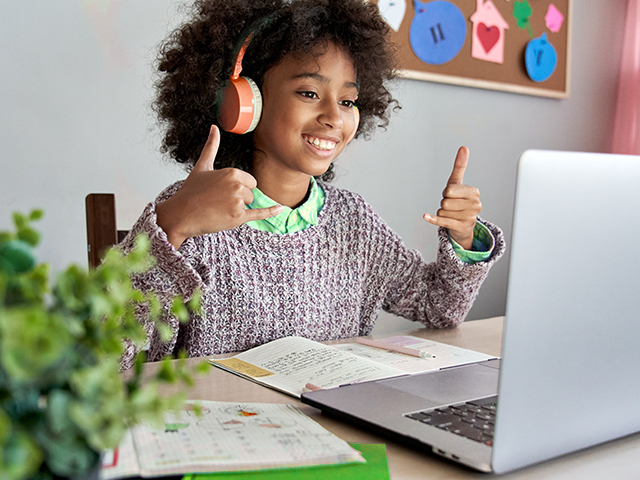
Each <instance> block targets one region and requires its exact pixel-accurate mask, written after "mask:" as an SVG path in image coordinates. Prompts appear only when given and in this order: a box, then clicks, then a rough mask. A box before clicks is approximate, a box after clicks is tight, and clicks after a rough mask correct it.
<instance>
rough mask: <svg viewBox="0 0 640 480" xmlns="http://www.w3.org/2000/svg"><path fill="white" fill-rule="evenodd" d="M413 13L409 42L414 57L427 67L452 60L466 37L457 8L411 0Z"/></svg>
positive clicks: (439, 1)
mask: <svg viewBox="0 0 640 480" xmlns="http://www.w3.org/2000/svg"><path fill="white" fill-rule="evenodd" d="M414 10H415V16H414V17H413V21H412V22H411V29H410V31H409V41H410V42H411V48H412V49H413V52H414V53H415V54H416V56H417V57H418V58H419V59H420V60H422V61H423V62H425V63H428V64H431V65H442V64H443V63H447V62H448V61H450V60H452V59H453V58H455V57H456V55H458V53H460V49H461V48H462V45H463V44H464V40H465V38H466V36H467V22H466V20H465V18H464V16H463V15H462V12H461V11H460V10H459V9H458V7H456V6H455V5H453V4H452V3H450V2H445V1H441V0H436V1H433V2H430V3H427V4H425V3H422V2H419V1H418V0H414Z"/></svg>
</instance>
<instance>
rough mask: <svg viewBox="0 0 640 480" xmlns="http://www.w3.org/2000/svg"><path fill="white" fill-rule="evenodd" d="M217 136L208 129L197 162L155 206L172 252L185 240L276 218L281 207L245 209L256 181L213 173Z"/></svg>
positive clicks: (230, 171)
mask: <svg viewBox="0 0 640 480" xmlns="http://www.w3.org/2000/svg"><path fill="white" fill-rule="evenodd" d="M219 145H220V132H219V130H218V128H217V127H216V126H212V127H211V130H210V132H209V138H208V139H207V143H206V144H205V146H204V148H203V149H202V153H201V154H200V158H199V159H198V161H197V162H196V164H195V166H194V167H193V169H192V170H191V173H190V174H189V176H188V177H187V179H186V180H185V181H184V183H183V184H182V186H181V187H180V189H179V190H178V191H177V192H176V193H175V194H174V195H173V196H172V197H171V198H169V199H168V200H166V201H165V202H162V203H160V204H158V205H157V207H156V213H157V215H158V219H157V223H158V226H159V227H160V228H162V229H163V230H164V231H165V233H166V234H167V238H168V240H169V242H170V243H171V244H172V245H173V246H174V247H176V248H178V247H180V245H182V242H184V241H185V240H186V239H187V238H190V237H195V236H197V235H205V234H207V233H215V232H220V231H222V230H230V229H232V228H235V227H237V226H239V225H242V224H243V223H246V222H249V221H252V220H262V219H265V218H269V217H273V216H274V215H278V214H279V213H280V212H281V211H282V206H281V205H276V206H273V207H270V208H260V209H249V210H247V209H245V205H248V204H249V203H251V202H252V201H253V193H252V192H251V190H253V189H254V188H256V186H257V182H256V179H255V178H254V177H253V176H252V175H251V174H249V173H247V172H244V171H242V170H239V169H237V168H223V169H220V170H214V162H215V158H216V154H217V153H218V146H219Z"/></svg>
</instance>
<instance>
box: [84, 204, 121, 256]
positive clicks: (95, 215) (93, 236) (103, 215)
mask: <svg viewBox="0 0 640 480" xmlns="http://www.w3.org/2000/svg"><path fill="white" fill-rule="evenodd" d="M85 211H86V215H87V254H88V257H89V267H91V268H96V267H97V266H98V265H100V262H101V260H102V255H103V254H104V251H105V250H106V249H107V248H109V247H111V246H112V245H116V244H117V243H120V242H121V241H122V239H124V237H125V236H126V235H127V233H128V231H127V230H118V229H117V227H116V196H115V195H114V194H113V193H90V194H89V195H87V196H86V198H85Z"/></svg>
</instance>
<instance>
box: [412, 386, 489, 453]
mask: <svg viewBox="0 0 640 480" xmlns="http://www.w3.org/2000/svg"><path fill="white" fill-rule="evenodd" d="M497 399H498V397H496V396H494V397H489V398H482V399H480V400H474V401H472V402H467V403H462V404H457V405H449V406H447V407H441V408H436V409H429V410H423V411H421V412H415V413H408V414H406V415H405V416H406V417H408V418H411V419H413V420H417V421H419V422H422V423H426V424H427V425H433V426H434V427H437V428H440V429H442V430H446V431H448V432H451V433H455V434H456V435H460V436H463V437H467V438H470V439H471V440H475V441H476V442H480V443H484V444H486V445H489V446H493V430H494V426H495V422H496V404H497Z"/></svg>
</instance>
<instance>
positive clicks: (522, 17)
mask: <svg viewBox="0 0 640 480" xmlns="http://www.w3.org/2000/svg"><path fill="white" fill-rule="evenodd" d="M532 12H533V11H532V10H531V6H530V5H529V2H527V0H524V1H522V2H515V3H514V4H513V16H514V17H515V18H516V20H517V22H518V27H520V28H522V29H524V28H526V29H527V30H528V31H529V37H531V38H533V29H532V28H531V23H530V22H529V19H530V18H531V13H532Z"/></svg>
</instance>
